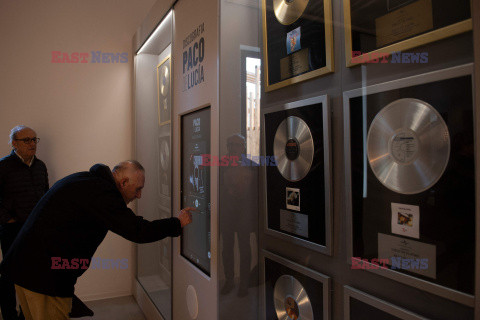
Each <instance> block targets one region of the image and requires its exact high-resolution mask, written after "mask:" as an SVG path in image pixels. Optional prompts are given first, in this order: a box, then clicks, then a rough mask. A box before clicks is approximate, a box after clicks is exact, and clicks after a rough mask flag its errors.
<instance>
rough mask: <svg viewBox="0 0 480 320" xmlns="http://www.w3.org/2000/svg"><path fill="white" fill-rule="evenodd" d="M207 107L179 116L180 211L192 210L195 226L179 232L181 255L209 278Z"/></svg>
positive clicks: (209, 135)
mask: <svg viewBox="0 0 480 320" xmlns="http://www.w3.org/2000/svg"><path fill="white" fill-rule="evenodd" d="M210 110H211V109H210V106H207V107H203V108H201V109H196V110H194V111H191V112H189V113H186V114H183V115H181V178H180V179H181V180H180V181H181V189H180V193H181V199H180V208H186V207H194V208H196V211H195V218H194V219H195V223H192V224H191V225H189V226H188V227H186V228H184V229H183V234H182V237H181V248H180V251H181V255H182V256H183V257H184V258H185V259H187V260H188V261H190V262H191V263H192V264H193V265H194V266H195V267H197V268H198V269H199V270H201V271H202V272H203V273H205V274H206V275H207V276H210V270H211V263H210V262H211V252H210V250H211V234H210V224H211V221H210V209H211V207H210V197H211V194H210V166H205V165H204V164H203V157H202V155H204V154H210V152H211V111H210Z"/></svg>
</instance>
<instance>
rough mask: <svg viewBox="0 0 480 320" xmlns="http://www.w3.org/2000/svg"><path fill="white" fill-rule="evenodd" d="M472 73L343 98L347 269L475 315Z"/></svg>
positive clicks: (440, 75)
mask: <svg viewBox="0 0 480 320" xmlns="http://www.w3.org/2000/svg"><path fill="white" fill-rule="evenodd" d="M472 70H473V66H472V65H470V64H468V65H463V66H458V67H454V68H449V69H445V70H440V71H435V72H431V73H426V74H422V75H417V76H414V77H410V78H404V79H400V80H395V81H391V82H387V83H382V84H379V85H374V86H369V87H364V88H360V89H356V90H352V91H348V92H345V93H344V116H345V119H344V120H345V123H344V128H345V134H344V137H345V161H346V164H345V168H346V174H345V177H346V184H345V185H346V193H345V195H346V200H347V205H346V209H347V210H346V211H347V228H348V229H347V230H348V232H347V236H348V237H349V238H348V239H347V248H348V263H350V264H352V269H366V270H367V271H370V272H375V273H377V274H380V275H383V276H386V277H389V278H392V279H394V280H397V281H400V282H403V283H405V284H408V285H411V286H414V287H416V288H419V289H421V290H425V291H429V292H431V293H433V294H436V295H439V296H441V297H444V298H447V299H451V300H453V301H456V302H458V303H461V304H464V305H468V306H473V302H474V297H473V295H474V284H475V272H474V266H475V215H476V213H475V166H474V122H473V119H474V110H473V90H472V82H473V78H472V72H473V71H472Z"/></svg>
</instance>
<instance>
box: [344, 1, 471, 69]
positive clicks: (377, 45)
mask: <svg viewBox="0 0 480 320" xmlns="http://www.w3.org/2000/svg"><path fill="white" fill-rule="evenodd" d="M343 10H344V21H345V59H346V65H347V67H351V66H354V65H357V64H359V63H362V62H366V61H371V60H375V59H379V58H381V57H383V56H385V55H387V56H388V55H390V54H391V53H392V52H399V51H403V50H408V49H412V48H415V47H419V46H422V45H425V44H427V43H430V42H434V41H438V40H441V39H444V38H447V37H451V36H454V35H457V34H460V33H463V32H466V31H469V30H472V18H471V17H472V15H471V0H456V1H451V0H415V1H412V0H373V1H364V0H343ZM354 53H355V54H354Z"/></svg>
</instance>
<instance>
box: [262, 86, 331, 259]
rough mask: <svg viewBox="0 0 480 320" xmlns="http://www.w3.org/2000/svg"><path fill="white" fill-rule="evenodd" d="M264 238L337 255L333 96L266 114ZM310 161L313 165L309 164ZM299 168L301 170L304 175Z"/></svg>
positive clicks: (273, 109)
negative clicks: (334, 239)
mask: <svg viewBox="0 0 480 320" xmlns="http://www.w3.org/2000/svg"><path fill="white" fill-rule="evenodd" d="M262 118H263V131H262V133H263V154H264V155H266V156H267V157H268V158H267V159H272V157H275V158H276V162H275V163H272V162H271V161H270V162H269V163H265V166H264V167H263V170H264V174H265V188H266V189H265V195H266V201H265V205H266V209H265V230H264V231H265V233H266V234H269V235H272V236H275V237H278V238H280V239H283V240H286V241H289V242H292V243H294V244H296V245H300V246H303V247H306V248H309V249H312V250H315V251H318V252H321V253H323V254H326V255H331V254H332V221H333V219H332V178H331V177H332V169H331V143H330V140H331V139H330V108H329V102H328V96H327V95H323V96H318V97H313V98H308V99H304V100H299V101H295V102H290V103H286V104H284V105H281V106H278V107H272V108H268V109H265V110H263V115H262ZM307 162H308V164H307ZM298 168H302V169H301V170H302V172H301V173H300V172H299V170H297V169H298Z"/></svg>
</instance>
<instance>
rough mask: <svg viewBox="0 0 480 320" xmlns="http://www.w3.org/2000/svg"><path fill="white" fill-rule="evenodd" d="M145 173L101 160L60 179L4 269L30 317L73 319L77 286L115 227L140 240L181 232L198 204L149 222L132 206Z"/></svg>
mask: <svg viewBox="0 0 480 320" xmlns="http://www.w3.org/2000/svg"><path fill="white" fill-rule="evenodd" d="M144 183H145V171H144V169H143V167H142V166H141V165H140V163H138V162H136V161H125V162H122V163H120V164H118V165H117V166H115V167H114V168H113V171H110V169H109V168H108V167H107V166H105V165H102V164H96V165H94V166H93V167H91V168H90V171H88V172H79V173H75V174H72V175H70V176H67V177H65V178H63V179H62V180H60V181H58V182H57V183H55V184H54V185H53V186H52V188H51V189H50V190H49V191H48V192H47V193H46V194H45V196H44V197H43V198H42V199H41V200H40V202H39V203H38V205H37V206H36V207H35V209H34V210H33V212H32V213H31V215H30V217H29V218H28V220H27V222H26V223H25V225H24V227H23V228H22V230H21V231H20V234H19V235H18V237H17V239H16V240H15V242H14V243H13V245H12V248H11V249H10V251H9V252H8V254H7V255H6V257H5V259H4V260H3V262H2V264H1V265H0V272H1V273H2V274H5V275H8V276H9V277H10V278H11V279H13V281H14V283H15V288H16V289H17V294H18V296H19V299H20V305H21V306H22V309H23V312H24V314H25V317H26V318H27V320H30V319H32V320H44V319H45V320H56V319H69V318H68V313H69V312H70V308H71V301H72V300H71V299H72V298H71V297H72V296H73V291H74V285H75V283H76V282H77V278H78V277H80V276H81V275H82V274H83V273H84V272H85V271H86V269H87V268H88V266H89V264H90V261H91V258H92V256H93V254H94V253H95V251H96V249H97V247H98V246H99V245H100V243H101V242H102V241H103V239H104V238H105V236H106V234H107V232H108V231H109V230H110V231H112V232H115V233H116V234H118V235H120V236H122V237H124V238H125V239H127V240H130V241H133V242H136V243H147V242H153V241H157V240H160V239H162V238H164V237H167V236H170V237H175V236H179V235H180V233H181V230H182V227H184V226H185V225H187V224H189V223H190V222H191V212H190V210H194V209H193V208H186V209H183V210H182V211H181V212H180V214H179V215H178V218H169V219H163V220H155V221H152V222H150V221H146V220H144V219H143V218H142V217H139V216H136V215H135V214H134V213H133V211H132V210H130V209H129V208H128V207H127V204H128V203H129V202H131V201H133V200H134V199H137V198H140V197H141V195H142V188H143V186H144Z"/></svg>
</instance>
